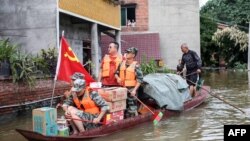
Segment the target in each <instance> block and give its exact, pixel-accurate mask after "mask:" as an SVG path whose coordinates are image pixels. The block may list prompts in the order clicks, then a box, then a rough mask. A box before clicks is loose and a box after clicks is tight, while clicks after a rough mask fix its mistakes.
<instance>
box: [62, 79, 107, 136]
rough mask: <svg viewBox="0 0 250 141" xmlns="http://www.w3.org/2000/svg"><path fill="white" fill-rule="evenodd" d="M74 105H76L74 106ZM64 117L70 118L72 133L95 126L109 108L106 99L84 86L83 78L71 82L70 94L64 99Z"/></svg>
mask: <svg viewBox="0 0 250 141" xmlns="http://www.w3.org/2000/svg"><path fill="white" fill-rule="evenodd" d="M75 106H76V107H75ZM62 107H63V110H64V111H65V116H66V118H69V119H72V121H73V122H71V123H73V124H72V126H73V130H74V134H77V133H78V131H79V132H84V131H85V130H86V129H90V128H94V127H97V126H98V125H99V124H98V123H100V120H101V119H102V117H103V116H104V114H105V113H106V112H107V110H109V106H108V105H107V103H106V101H105V100H104V99H103V98H102V97H101V96H100V95H99V94H98V93H97V92H95V91H91V89H89V88H88V87H86V82H85V80H84V79H76V80H75V81H74V82H73V87H72V89H71V95H70V96H69V97H68V98H67V99H66V100H65V101H64V103H63V106H62Z"/></svg>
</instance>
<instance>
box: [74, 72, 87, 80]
mask: <svg viewBox="0 0 250 141" xmlns="http://www.w3.org/2000/svg"><path fill="white" fill-rule="evenodd" d="M84 78H85V76H84V74H82V73H80V72H75V73H74V74H73V75H72V76H71V79H72V80H76V79H84Z"/></svg>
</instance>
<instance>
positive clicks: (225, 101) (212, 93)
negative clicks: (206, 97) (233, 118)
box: [182, 77, 245, 114]
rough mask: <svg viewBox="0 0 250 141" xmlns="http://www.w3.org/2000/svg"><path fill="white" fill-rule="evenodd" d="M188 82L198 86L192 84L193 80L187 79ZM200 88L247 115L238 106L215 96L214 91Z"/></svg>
mask: <svg viewBox="0 0 250 141" xmlns="http://www.w3.org/2000/svg"><path fill="white" fill-rule="evenodd" d="M182 78H184V77H182ZM184 79H186V78H184ZM186 80H187V81H189V82H191V83H192V84H195V85H197V84H196V83H194V82H192V81H191V80H188V79H186ZM199 87H201V88H202V89H203V90H205V91H207V92H208V94H210V95H211V96H213V97H215V98H217V99H219V100H221V101H223V102H224V103H226V104H228V105H230V106H232V107H234V108H235V109H237V110H239V111H241V112H242V113H244V114H245V111H243V110H241V109H240V108H239V107H237V106H235V105H233V104H231V103H229V102H227V101H226V100H224V99H222V98H220V97H218V96H217V95H215V94H214V93H213V92H212V91H209V90H207V89H205V88H203V87H202V86H200V85H199Z"/></svg>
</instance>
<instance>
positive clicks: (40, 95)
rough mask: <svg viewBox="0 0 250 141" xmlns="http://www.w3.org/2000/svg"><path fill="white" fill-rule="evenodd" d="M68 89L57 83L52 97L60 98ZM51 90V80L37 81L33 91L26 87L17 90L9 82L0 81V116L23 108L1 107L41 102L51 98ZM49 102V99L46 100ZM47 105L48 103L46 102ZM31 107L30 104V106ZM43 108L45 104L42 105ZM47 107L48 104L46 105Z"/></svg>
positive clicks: (65, 85)
mask: <svg viewBox="0 0 250 141" xmlns="http://www.w3.org/2000/svg"><path fill="white" fill-rule="evenodd" d="M69 88H70V87H69V85H68V84H67V83H64V82H57V83H56V89H55V94H54V96H55V97H56V96H60V95H62V94H63V93H64V91H65V90H68V89H69ZM52 90H53V81H52V80H37V82H36V86H35V88H33V89H30V88H29V87H27V86H19V89H18V90H17V88H16V85H14V84H13V83H12V82H10V81H7V80H5V81H0V113H1V114H0V115H1V116H2V115H4V114H9V113H14V112H17V111H18V110H19V109H20V107H23V106H14V107H6V108H5V107H3V106H10V105H16V104H17V105H18V104H23V105H24V104H25V103H30V102H33V105H34V104H36V102H35V101H41V102H43V101H42V100H43V99H46V98H51V94H52ZM48 101H50V99H49V100H48ZM47 103H49V102H47ZM31 105H32V104H31ZM42 105H43V106H45V105H46V104H42ZM46 106H48V104H47V105H46ZM26 108H27V107H26Z"/></svg>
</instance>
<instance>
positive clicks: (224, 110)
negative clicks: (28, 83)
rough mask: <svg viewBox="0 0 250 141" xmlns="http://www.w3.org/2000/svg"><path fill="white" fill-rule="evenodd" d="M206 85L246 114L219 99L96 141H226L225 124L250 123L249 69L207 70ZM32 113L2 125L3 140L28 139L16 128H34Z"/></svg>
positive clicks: (0, 136)
mask: <svg viewBox="0 0 250 141" xmlns="http://www.w3.org/2000/svg"><path fill="white" fill-rule="evenodd" d="M203 78H204V79H205V85H210V86H211V89H212V92H213V93H214V94H217V95H219V96H220V97H221V98H223V99H225V100H227V101H228V102H229V103H231V104H234V105H235V106H237V107H239V108H241V109H242V110H243V111H245V112H246V114H243V113H241V112H240V111H239V110H237V109H235V108H233V107H231V106H229V105H227V104H225V103H224V102H222V101H220V100H218V99H216V98H209V99H208V101H207V102H206V103H204V104H203V105H201V106H199V107H197V108H195V109H193V110H191V111H187V112H183V113H181V114H180V115H177V116H174V117H171V118H169V119H167V120H162V121H160V124H159V125H158V126H153V124H152V123H145V124H142V125H139V126H137V127H134V128H131V129H128V130H124V131H121V132H117V133H115V134H113V135H110V136H107V137H103V138H97V139H93V141H110V140H114V141H127V140H130V141H138V140H144V141H155V140H157V141H170V140H171V141H190V140H192V141H209V140H211V141H212V140H213V141H217V140H223V125H226V124H250V96H249V82H248V74H247V72H234V71H230V72H228V71H220V72H219V71H209V72H208V71H207V72H205V73H203ZM31 124H32V122H31V113H30V114H26V115H24V116H19V117H17V118H16V119H14V120H12V121H10V122H7V123H4V124H1V128H0V140H1V141H10V140H16V141H25V139H24V138H23V137H22V136H21V135H19V134H18V133H16V132H15V131H14V129H15V128H24V129H32V128H31V127H32V125H31Z"/></svg>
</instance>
